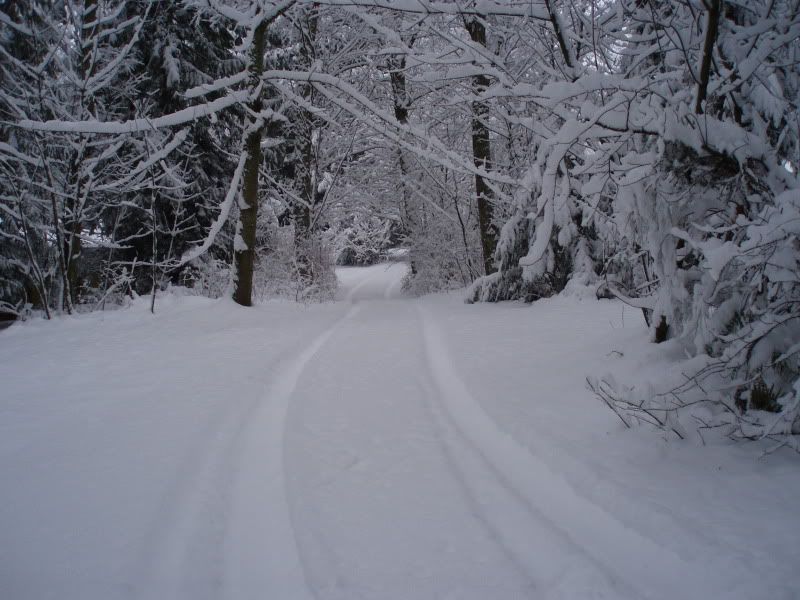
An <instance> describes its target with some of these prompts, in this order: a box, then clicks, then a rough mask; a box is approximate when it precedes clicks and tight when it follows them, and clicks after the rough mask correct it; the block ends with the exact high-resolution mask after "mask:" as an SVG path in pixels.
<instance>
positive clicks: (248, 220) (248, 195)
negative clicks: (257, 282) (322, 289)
mask: <svg viewBox="0 0 800 600" xmlns="http://www.w3.org/2000/svg"><path fill="white" fill-rule="evenodd" d="M266 31H267V22H266V21H262V22H261V23H260V24H259V25H258V26H257V27H256V29H255V31H254V32H253V47H252V50H251V53H250V79H251V88H250V89H252V90H255V89H257V87H258V85H259V82H260V80H261V75H262V73H263V72H264V44H265V39H266ZM261 108H262V103H261V98H260V97H258V98H254V99H253V100H252V101H251V102H250V104H249V106H248V109H249V113H250V114H251V115H258V114H259V113H260V112H261ZM254 119H255V120H254ZM246 130H247V139H246V141H245V149H244V150H245V152H246V153H247V157H246V159H245V163H244V181H243V184H242V202H241V210H240V212H239V228H238V232H237V233H238V236H237V240H236V245H235V248H234V264H235V268H236V271H235V272H236V282H235V288H234V291H233V300H234V302H236V303H237V304H241V305H242V306H251V305H252V303H253V264H254V262H255V252H256V250H255V247H256V222H257V219H258V169H259V167H260V166H261V137H262V134H263V130H264V125H263V123H261V121H260V119H259V117H252V116H248V117H247V128H246Z"/></svg>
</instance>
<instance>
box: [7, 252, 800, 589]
mask: <svg viewBox="0 0 800 600" xmlns="http://www.w3.org/2000/svg"><path fill="white" fill-rule="evenodd" d="M404 273H405V267H404V265H402V264H393V265H389V266H386V265H377V266H375V267H369V268H347V269H342V270H340V272H339V277H340V281H341V284H342V285H341V289H340V292H339V300H338V301H337V302H335V303H330V304H323V305H313V306H308V307H304V306H296V305H292V304H288V303H283V302H275V303H268V304H265V305H263V306H259V307H256V308H253V309H244V308H240V307H238V306H236V305H234V304H232V303H230V302H227V301H220V302H213V301H208V300H204V299H198V298H174V297H168V298H165V299H164V300H162V301H161V302H160V304H159V307H158V312H157V314H156V315H155V316H152V315H150V314H149V313H148V312H146V307H145V306H144V305H141V306H138V305H137V306H134V307H133V308H132V309H129V310H125V311H119V312H116V313H106V314H105V315H102V314H93V315H87V316H82V317H77V318H71V319H63V320H61V321H59V322H56V323H44V322H35V323H28V324H24V325H15V326H13V327H11V328H10V329H8V330H6V331H4V332H2V333H0V382H2V383H0V386H1V387H0V482H1V483H0V536H2V540H3V543H2V544H0V596H1V597H3V598H6V597H7V598H14V599H17V598H19V599H28V598H30V599H33V598H37V599H38V598H60V599H61V598H80V599H95V598H97V599H108V598H192V599H195V598H198V599H202V598H233V599H239V598H242V599H247V598H280V599H282V598H286V599H289V600H293V599H295V598H297V599H300V598H319V599H328V598H330V599H334V598H341V599H345V598H347V599H350V598H375V599H382V598H387V599H389V598H398V599H400V598H404V599H405V598H420V599H423V598H459V599H461V598H465V599H466V598H475V599H478V598H481V599H484V598H575V599H582V598H654V599H657V598H665V599H666V598H670V599H674V598H767V597H768V598H775V599H777V598H786V599H789V598H796V597H798V595H800V574H799V573H798V572H797V570H796V565H798V564H800V548H798V546H797V543H796V535H797V531H798V530H800V518H799V517H798V515H797V511H796V498H797V497H798V495H799V493H800V470H798V469H797V465H796V459H795V458H794V457H792V456H786V455H781V454H779V455H776V456H772V457H770V458H769V459H768V460H761V461H759V460H757V457H758V451H757V449H755V448H753V447H748V446H733V447H732V446H730V445H727V444H724V445H719V444H718V445H710V446H706V447H701V446H700V445H699V444H698V443H696V442H695V441H693V440H690V441H687V442H680V443H678V442H674V441H671V442H669V443H666V442H664V441H662V440H660V439H659V438H658V437H654V434H652V433H651V432H648V431H642V430H632V431H625V430H623V429H622V428H621V427H622V426H621V424H620V423H619V422H618V421H617V420H616V417H614V415H613V414H611V413H610V412H608V411H607V409H605V408H604V407H603V406H602V405H601V404H600V403H599V402H598V401H596V400H595V399H594V398H593V397H592V395H591V394H590V393H589V392H588V391H587V390H586V387H585V376H586V375H587V374H593V373H596V374H601V373H603V372H605V371H608V370H615V371H619V372H623V373H630V374H632V376H633V375H635V374H636V373H642V372H657V370H658V369H660V368H665V365H668V363H669V360H670V357H669V356H668V355H667V352H668V350H665V349H663V348H658V347H654V346H652V345H649V344H647V343H646V342H645V341H644V332H643V328H642V325H641V324H640V322H639V321H640V318H639V317H638V315H637V314H636V312H635V311H632V310H629V309H628V310H624V309H623V308H622V307H621V305H620V304H618V303H614V302H596V301H589V300H583V301H581V300H580V299H577V298H556V299H552V300H548V301H543V302H539V303H537V304H535V305H534V306H531V307H525V306H522V305H517V304H505V305H499V306H498V305H475V306H472V305H464V304H463V303H462V302H461V301H460V298H459V296H458V295H442V296H435V297H431V298H426V299H422V300H409V299H403V298H401V296H400V287H401V278H402V276H403V275H404ZM611 350H618V351H619V352H611ZM620 353H621V354H622V356H621V355H620Z"/></svg>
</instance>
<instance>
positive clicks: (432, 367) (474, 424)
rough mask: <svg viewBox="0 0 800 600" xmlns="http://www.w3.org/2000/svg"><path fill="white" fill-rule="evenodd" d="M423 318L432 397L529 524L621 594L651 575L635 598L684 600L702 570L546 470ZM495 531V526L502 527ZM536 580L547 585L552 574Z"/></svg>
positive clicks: (475, 483) (476, 485)
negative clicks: (640, 576)
mask: <svg viewBox="0 0 800 600" xmlns="http://www.w3.org/2000/svg"><path fill="white" fill-rule="evenodd" d="M418 311H419V314H420V317H421V319H422V329H423V337H424V342H425V343H424V345H425V353H426V355H427V364H428V370H429V374H430V376H431V379H432V380H433V382H434V384H435V386H436V389H437V392H438V393H435V394H433V396H434V397H436V401H437V404H438V405H439V407H440V408H441V411H442V413H443V415H446V417H447V418H446V420H447V421H449V423H450V424H451V425H452V430H453V431H454V432H457V434H458V436H457V437H458V438H460V439H461V440H463V441H464V442H465V443H466V445H468V446H469V447H471V448H472V449H473V450H474V453H475V454H476V455H477V457H479V458H480V459H481V462H483V464H484V466H485V467H486V468H487V469H488V470H489V471H490V472H492V473H493V475H494V477H495V479H496V480H497V481H498V483H500V485H501V486H502V487H504V488H505V489H506V490H507V491H508V492H509V493H510V494H511V495H512V496H513V497H515V498H516V499H517V500H518V502H519V504H520V505H521V506H522V507H523V508H524V510H525V511H526V512H527V513H528V514H529V517H531V518H533V520H534V521H539V522H540V524H541V525H544V527H545V529H547V530H550V531H551V532H552V533H555V534H557V536H558V537H559V538H560V539H561V543H562V548H566V549H568V550H569V551H570V553H571V554H575V553H579V554H582V555H583V556H584V557H585V559H586V560H588V561H589V562H590V563H591V564H592V565H594V566H595V567H596V568H598V569H599V570H600V571H601V573H604V574H605V577H606V579H607V580H608V581H609V582H610V583H612V585H615V587H617V588H618V589H620V591H622V590H623V589H625V588H629V587H630V586H629V585H628V584H627V583H624V582H625V581H626V579H627V578H626V576H625V574H626V572H635V573H647V574H648V576H649V580H650V585H648V588H647V589H636V590H635V591H636V595H639V596H641V597H645V598H649V597H653V594H654V593H655V594H656V596H657V597H683V593H685V591H686V590H685V589H683V588H682V587H681V585H680V583H681V576H682V575H684V574H686V573H690V572H692V571H695V569H696V566H695V565H693V564H690V563H688V562H686V561H684V560H683V559H682V558H681V557H679V556H678V555H677V554H675V553H673V552H672V551H670V550H668V549H666V548H663V547H661V546H659V545H658V544H656V543H655V542H653V541H652V540H651V539H649V538H646V537H644V536H642V535H641V534H639V533H638V532H636V531H634V530H632V529H630V528H628V527H626V526H625V525H624V524H622V523H620V522H619V521H618V520H616V519H615V518H614V517H613V516H612V515H610V514H609V513H607V512H605V511H604V510H602V508H600V507H599V506H597V505H596V504H594V503H592V502H591V501H589V500H587V499H586V498H584V497H582V496H580V495H579V494H578V493H577V492H576V491H575V490H574V489H573V488H571V487H570V485H569V484H568V483H567V482H566V481H565V480H564V479H563V478H562V477H560V476H558V475H557V474H555V473H553V472H552V471H551V470H550V469H549V467H548V466H547V465H546V464H545V463H543V462H542V461H541V460H540V459H538V458H536V457H535V456H534V455H532V454H530V452H529V451H528V450H527V449H526V448H524V447H523V446H521V445H520V444H519V443H518V442H516V440H514V439H513V438H511V436H509V435H508V434H506V433H505V432H503V431H501V430H500V429H499V428H498V426H497V425H496V424H495V422H494V421H493V420H492V419H491V418H490V417H489V416H488V415H487V414H486V413H485V412H484V410H483V409H482V408H481V406H480V404H479V403H478V402H477V401H476V400H475V398H473V397H472V395H471V394H470V392H469V390H468V389H467V387H466V385H465V384H464V382H463V381H462V380H461V378H460V377H459V375H458V373H457V371H456V370H455V367H454V365H453V361H452V359H451V358H450V354H449V351H448V349H447V345H446V342H445V340H444V336H443V334H442V332H441V330H440V329H439V327H438V325H437V324H436V323H435V321H434V319H433V317H432V315H431V314H430V313H429V312H428V311H427V310H426V309H423V308H421V307H419V306H418ZM451 445H452V442H451ZM463 475H464V476H465V478H464V480H465V482H466V483H467V484H468V486H469V487H471V488H473V489H474V490H480V493H483V494H485V493H489V492H490V491H491V489H490V486H487V485H486V484H485V482H482V481H481V480H480V478H479V477H472V476H467V470H466V469H465V470H464V472H463ZM476 495H477V494H476ZM495 499H497V498H495ZM501 501H502V500H501ZM506 502H507V501H506ZM506 506H510V505H508V504H506ZM528 520H530V519H528ZM512 522H513V520H512ZM493 525H494V526H496V525H497V524H496V522H494V523H493ZM504 529H505V528H504ZM551 537H552V536H551ZM507 542H508V540H505V543H507ZM513 545H514V544H510V545H509V546H513ZM539 547H540V548H541V545H540V546H539ZM519 558H522V557H519ZM534 573H536V571H534ZM538 575H539V577H542V576H545V577H547V573H541V572H540V573H538ZM707 576H708V574H707V573H697V572H695V573H692V576H690V577H689V578H688V579H689V580H697V578H698V577H699V578H700V580H702V579H703V578H707ZM719 589H724V587H721V588H719ZM631 591H633V590H631Z"/></svg>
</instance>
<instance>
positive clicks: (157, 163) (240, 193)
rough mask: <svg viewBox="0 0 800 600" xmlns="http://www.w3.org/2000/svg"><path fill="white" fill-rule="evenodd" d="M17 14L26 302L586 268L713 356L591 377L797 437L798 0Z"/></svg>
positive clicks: (14, 38)
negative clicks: (666, 377) (672, 378)
mask: <svg viewBox="0 0 800 600" xmlns="http://www.w3.org/2000/svg"><path fill="white" fill-rule="evenodd" d="M0 32H2V33H1V35H0V82H2V90H0V194H1V195H0V302H1V303H2V309H3V310H4V311H6V312H8V313H12V314H14V315H23V316H24V315H26V314H30V313H31V312H35V311H41V312H43V313H45V314H47V315H48V316H49V315H51V314H52V313H54V312H60V311H66V312H71V311H73V310H77V309H80V308H90V307H96V306H99V305H102V304H103V303H105V302H106V301H107V300H108V299H115V300H119V299H120V298H124V296H125V294H131V293H147V292H150V293H152V294H153V299H155V293H156V291H157V290H159V289H163V288H164V287H165V286H167V285H170V284H182V285H188V286H191V287H193V288H194V289H195V290H198V291H199V292H200V293H206V294H223V293H231V294H232V295H233V297H234V298H235V299H236V301H237V302H239V303H240V304H245V305H248V304H250V303H251V301H252V299H253V297H254V296H259V295H262V294H271V293H275V292H279V293H287V294H289V295H292V296H294V297H296V298H301V297H302V298H307V297H317V298H319V297H328V296H330V294H331V293H332V290H333V287H334V285H335V279H334V278H333V275H332V264H333V262H334V261H335V260H338V261H339V262H340V263H342V264H363V263H365V262H369V261H373V260H377V259H378V258H380V256H381V255H382V253H384V252H385V251H386V249H388V248H391V247H398V246H403V247H407V248H408V249H409V261H410V264H411V273H410V275H409V280H408V287H409V289H410V290H412V291H416V292H420V293H421V292H427V291H431V290H439V289H446V288H456V287H465V286H468V287H469V291H468V299H469V300H470V301H497V300H510V299H522V300H526V301H532V300H536V299H538V298H541V297H543V296H548V295H552V294H555V293H559V292H561V291H562V290H564V289H565V288H568V287H571V288H576V289H577V288H578V287H580V286H584V287H585V286H593V287H594V288H595V289H596V290H597V292H598V294H599V295H604V296H608V297H616V298H619V299H622V300H623V301H625V302H627V303H629V304H631V305H633V306H636V307H638V308H640V309H641V310H642V313H643V316H644V318H645V320H646V322H647V324H648V325H649V327H650V330H651V335H652V339H653V341H656V342H662V341H666V340H671V342H670V343H674V344H678V345H680V346H681V348H682V349H683V351H684V352H686V353H687V354H688V355H689V356H693V357H699V359H702V360H700V362H699V363H698V365H699V366H698V367H697V369H696V371H695V372H693V373H691V374H689V375H688V381H690V382H691V385H689V386H685V385H681V386H679V388H680V390H681V392H680V393H679V394H678V393H671V394H667V393H664V394H649V395H643V393H642V392H640V391H637V390H630V389H627V388H625V387H624V386H621V385H613V384H612V383H611V382H608V381H606V382H604V383H602V384H601V383H597V382H595V383H594V384H593V385H594V387H595V389H596V390H598V393H599V394H600V395H601V396H602V397H603V398H604V399H605V400H606V402H607V403H609V405H610V406H613V407H615V410H619V411H621V412H619V413H618V414H620V415H621V418H622V419H623V421H625V422H626V424H628V423H630V420H629V419H628V417H626V416H625V415H626V414H627V413H626V411H628V412H629V413H630V414H637V415H642V414H645V413H643V412H642V411H648V413H649V414H652V415H661V416H658V418H656V419H655V420H656V422H658V423H662V424H663V423H667V422H668V419H667V417H666V416H665V415H667V414H672V413H673V412H681V411H684V410H686V411H691V410H693V407H695V406H697V405H698V403H700V404H703V403H705V404H707V405H710V406H712V409H710V413H709V414H705V413H704V416H702V417H699V416H698V415H697V414H695V415H694V416H695V417H696V418H702V419H703V423H704V425H705V426H708V427H727V428H728V432H729V434H731V435H733V436H735V437H746V438H752V437H759V436H761V437H769V438H771V439H775V440H779V441H780V443H784V442H785V441H786V440H789V443H794V442H791V440H793V439H795V435H796V434H797V433H798V432H799V431H800V384H798V373H800V344H799V343H798V340H800V283H799V282H800V240H799V239H798V233H799V232H800V192H798V180H797V169H798V166H799V165H800V113H799V112H798V100H797V99H798V97H799V95H798V92H799V91H800V90H799V89H798V87H799V86H800V77H799V76H798V75H800V73H799V70H800V68H799V66H798V64H799V63H798V61H799V60H800V42H799V41H798V40H800V0H748V1H747V2H744V1H742V0H534V1H532V2H530V1H528V2H514V1H508V2H501V1H496V2H450V1H441V2H420V1H418V0H413V1H412V0H408V1H406V0H398V1H394V2H381V1H378V0H327V1H326V0H322V1H318V2H308V1H301V0H294V1H292V0H285V1H282V2H281V1H276V2H270V1H267V0H184V1H183V2H155V1H149V0H67V1H66V2H64V1H63V0H62V1H59V2H55V1H51V0H4V1H2V2H0ZM226 290H228V291H227V292H226ZM615 403H616V404H615ZM713 407H715V408H713ZM631 411H632V412H631ZM659 411H661V412H659ZM671 418H672V417H670V419H671ZM649 422H652V419H650V420H649ZM672 430H673V431H677V429H676V428H674V427H673V428H672Z"/></svg>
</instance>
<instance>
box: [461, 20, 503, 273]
mask: <svg viewBox="0 0 800 600" xmlns="http://www.w3.org/2000/svg"><path fill="white" fill-rule="evenodd" d="M466 28H467V31H468V32H469V36H470V38H471V39H472V41H473V42H475V43H476V44H480V45H481V46H483V47H484V48H485V47H486V27H485V26H484V24H483V21H482V19H481V18H480V17H473V18H470V19H469V20H467V21H466ZM489 84H490V82H489V78H488V77H487V76H486V75H476V76H475V77H473V79H472V88H473V90H474V92H475V94H476V95H480V94H482V93H483V92H485V91H486V90H487V89H488V88H489ZM488 116H489V107H488V106H487V104H486V103H485V102H482V101H481V100H476V101H474V102H473V103H472V155H473V159H474V162H475V166H476V167H478V168H481V169H484V170H485V171H489V170H491V168H492V146H491V140H490V138H489V127H488V126H487V119H488ZM475 195H476V198H477V205H478V226H479V228H480V235H481V249H482V251H483V268H484V271H485V273H486V274H487V275H488V274H490V273H494V272H495V271H496V270H497V269H496V268H495V264H494V251H495V248H496V247H497V237H498V232H497V226H496V225H495V224H494V206H493V200H494V198H493V192H492V189H491V188H490V187H489V185H488V184H487V183H486V181H485V180H484V178H483V177H482V176H480V175H477V174H476V175H475Z"/></svg>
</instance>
